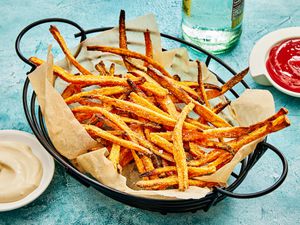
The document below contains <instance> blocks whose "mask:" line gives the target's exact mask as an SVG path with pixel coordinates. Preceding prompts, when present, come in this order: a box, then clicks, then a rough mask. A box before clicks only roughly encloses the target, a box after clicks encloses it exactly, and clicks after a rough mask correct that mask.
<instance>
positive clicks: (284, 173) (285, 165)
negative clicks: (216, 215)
mask: <svg viewBox="0 0 300 225" xmlns="http://www.w3.org/2000/svg"><path fill="white" fill-rule="evenodd" d="M261 144H262V145H263V146H264V147H266V148H267V149H270V150H271V151H273V152H274V153H275V154H276V155H277V156H278V157H279V158H280V160H281V163H282V173H281V176H280V178H279V179H278V180H277V181H276V182H275V183H274V184H273V185H272V186H270V187H268V188H266V189H265V190H262V191H258V192H255V193H250V194H239V193H233V192H230V191H227V190H224V189H223V188H218V187H217V188H216V191H217V192H219V193H221V194H224V195H226V196H228V197H232V198H241V199H247V198H248V199H249V198H256V197H260V196H263V195H266V194H268V193H270V192H272V191H274V190H275V189H277V188H278V187H279V186H280V185H281V184H282V183H283V181H284V180H285V178H286V176H287V173H288V162H287V160H286V158H285V157H284V155H283V154H282V153H281V152H280V151H279V150H278V149H277V148H276V147H274V146H273V145H271V144H269V143H265V142H263V143H261Z"/></svg>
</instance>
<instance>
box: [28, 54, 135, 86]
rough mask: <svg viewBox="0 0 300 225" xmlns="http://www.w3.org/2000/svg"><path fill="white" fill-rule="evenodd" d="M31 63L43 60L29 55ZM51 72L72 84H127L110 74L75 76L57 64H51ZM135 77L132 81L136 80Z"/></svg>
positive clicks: (39, 62) (38, 63)
mask: <svg viewBox="0 0 300 225" xmlns="http://www.w3.org/2000/svg"><path fill="white" fill-rule="evenodd" d="M29 60H30V61H31V62H32V63H34V64H36V65H41V64H43V63H44V61H42V60H40V59H38V58H36V57H31V58H30V59H29ZM53 72H54V73H55V75H57V76H58V77H60V78H61V79H62V80H64V81H66V82H69V83H73V84H82V85H101V86H102V85H103V86H106V85H108V86H110V85H113V86H114V85H115V86H118V85H119V86H128V84H127V79H126V78H119V77H111V76H95V75H85V76H75V75H73V74H70V73H68V72H67V71H65V70H64V69H63V68H61V67H59V66H53ZM138 80H139V79H136V80H134V81H138Z"/></svg>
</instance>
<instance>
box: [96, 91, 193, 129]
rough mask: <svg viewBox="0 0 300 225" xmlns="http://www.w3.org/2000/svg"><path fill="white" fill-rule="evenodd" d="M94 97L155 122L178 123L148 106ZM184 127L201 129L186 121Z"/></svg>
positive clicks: (171, 124)
mask: <svg viewBox="0 0 300 225" xmlns="http://www.w3.org/2000/svg"><path fill="white" fill-rule="evenodd" d="M94 97H95V98H97V99H100V100H101V101H103V102H104V103H106V104H109V105H114V106H116V107H119V108H121V109H124V110H126V111H128V112H131V113H133V114H136V115H137V116H140V117H142V118H145V119H148V120H150V121H153V122H155V123H159V124H163V125H166V126H171V127H174V126H175V124H176V120H174V119H173V118H170V117H167V116H165V115H161V114H159V113H157V112H155V111H153V110H150V109H148V108H146V107H143V106H140V105H137V104H134V103H131V102H127V101H123V100H119V99H114V98H110V97H106V96H103V95H95V96H94ZM184 127H185V128H186V129H199V128H198V127H196V126H194V125H192V124H189V123H184Z"/></svg>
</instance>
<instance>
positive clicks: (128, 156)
mask: <svg viewBox="0 0 300 225" xmlns="http://www.w3.org/2000/svg"><path fill="white" fill-rule="evenodd" d="M132 160H133V155H132V153H131V150H130V149H127V148H121V151H120V166H121V167H122V168H123V167H125V166H126V165H128V164H129V163H130V162H131V161H132Z"/></svg>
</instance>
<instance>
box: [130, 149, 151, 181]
mask: <svg viewBox="0 0 300 225" xmlns="http://www.w3.org/2000/svg"><path fill="white" fill-rule="evenodd" d="M131 154H132V156H133V159H134V162H135V165H136V168H137V169H138V171H139V173H140V174H143V173H145V172H146V170H145V167H144V164H143V161H142V160H141V159H140V157H139V156H138V154H137V153H136V152H135V151H134V150H131ZM143 180H148V177H144V178H143Z"/></svg>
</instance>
